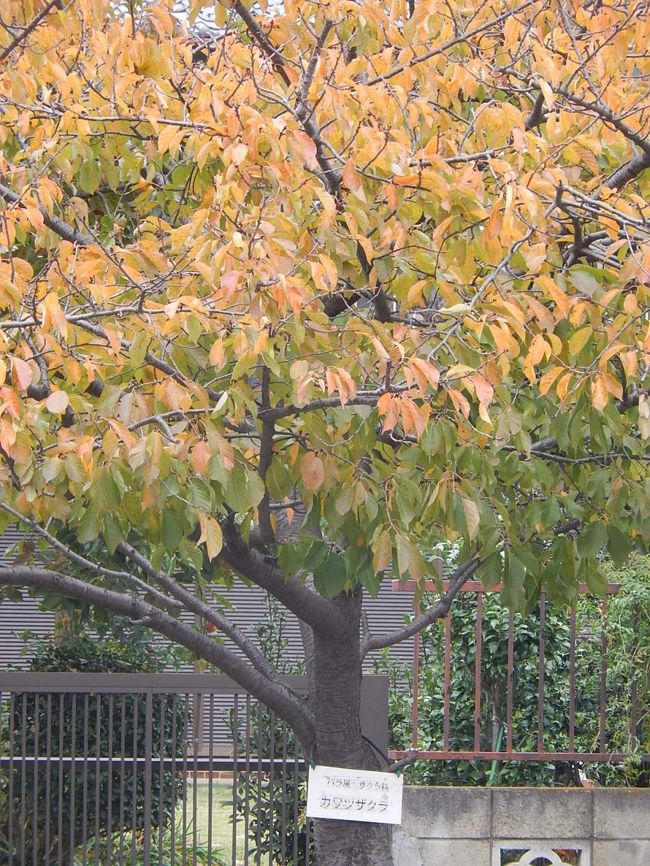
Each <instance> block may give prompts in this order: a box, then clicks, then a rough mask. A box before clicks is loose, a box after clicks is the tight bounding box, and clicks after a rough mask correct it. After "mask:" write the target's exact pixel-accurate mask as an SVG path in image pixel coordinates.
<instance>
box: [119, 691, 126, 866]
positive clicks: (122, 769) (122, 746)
mask: <svg viewBox="0 0 650 866" xmlns="http://www.w3.org/2000/svg"><path fill="white" fill-rule="evenodd" d="M126 697H127V696H126V695H125V694H123V695H122V700H121V702H120V704H121V706H120V806H119V813H120V850H119V858H120V861H119V862H120V866H124V854H125V849H124V818H125V814H124V813H125V808H124V805H125V804H124V794H125V790H126V779H125V766H124V762H125V760H126Z"/></svg>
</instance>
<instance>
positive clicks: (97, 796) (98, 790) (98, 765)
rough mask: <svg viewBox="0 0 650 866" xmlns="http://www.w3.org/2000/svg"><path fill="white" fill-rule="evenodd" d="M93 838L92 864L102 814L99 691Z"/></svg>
mask: <svg viewBox="0 0 650 866" xmlns="http://www.w3.org/2000/svg"><path fill="white" fill-rule="evenodd" d="M95 710H96V718H95V838H94V840H93V857H94V863H93V866H100V863H99V841H100V839H99V834H100V831H101V823H100V818H101V817H103V816H102V796H101V793H102V792H101V785H102V761H101V758H102V696H101V694H100V693H99V692H97V694H96V695H95Z"/></svg>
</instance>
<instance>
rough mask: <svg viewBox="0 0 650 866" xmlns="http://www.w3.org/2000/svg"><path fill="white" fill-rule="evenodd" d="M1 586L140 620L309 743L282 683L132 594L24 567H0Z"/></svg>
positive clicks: (303, 719) (300, 712) (300, 708)
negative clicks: (225, 678) (214, 669)
mask: <svg viewBox="0 0 650 866" xmlns="http://www.w3.org/2000/svg"><path fill="white" fill-rule="evenodd" d="M0 586H17V587H22V586H29V587H32V588H34V589H37V590H48V591H54V592H58V593H60V594H61V595H63V596H65V597H67V598H72V599H75V600H76V601H80V602H84V603H86V604H89V605H93V606H95V607H101V608H103V609H104V610H108V611H111V612H112V613H115V614H119V615H120V616H126V617H129V618H130V619H134V620H137V621H140V622H141V623H142V624H143V625H146V626H147V627H148V628H150V629H152V630H153V631H155V632H157V633H158V634H161V635H163V636H164V637H166V638H168V639H169V640H171V641H173V642H174V643H177V644H180V645H181V646H183V647H185V648H186V649H188V650H190V652H192V653H194V654H195V655H197V656H199V657H200V658H202V659H205V661H207V662H209V663H210V664H213V665H214V666H215V667H217V668H219V669H220V670H222V671H223V672H224V673H225V674H227V675H228V676H230V677H232V678H233V679H234V680H235V681H236V682H237V683H239V685H241V686H242V687H243V688H245V689H246V690H247V691H249V692H250V693H251V695H253V697H255V698H257V699H258V700H260V701H262V702H263V703H264V704H266V706H268V707H269V708H270V709H272V710H274V712H276V713H277V714H278V715H279V716H280V717H281V718H283V719H285V721H287V722H288V723H289V724H290V725H291V726H292V727H293V729H294V730H295V732H296V735H297V736H298V738H299V740H300V741H301V742H302V743H303V745H304V744H307V745H309V744H311V743H312V742H313V738H314V724H313V719H312V717H311V714H310V712H309V710H308V709H307V707H306V706H305V705H304V704H303V703H302V702H301V701H300V700H299V699H298V698H297V697H296V696H295V695H294V694H293V692H291V690H290V689H288V688H287V687H286V686H284V685H283V684H282V683H278V682H273V681H271V680H269V679H268V678H267V677H265V676H263V675H262V674H261V673H260V672H259V671H258V670H256V669H255V668H254V667H253V666H252V665H250V664H249V663H248V662H247V661H245V660H244V659H242V658H240V657H239V656H236V655H235V654H234V653H233V652H232V651H231V650H228V649H226V648H225V647H223V646H221V645H220V644H219V643H217V642H216V641H214V640H213V639H211V638H209V637H207V636H206V635H202V634H201V633H200V632H198V631H196V630H195V629H193V628H192V627H191V626H189V625H187V624H186V623H184V622H182V621H181V620H178V619H175V618H174V617H172V616H170V615H169V614H168V613H165V612H164V611H162V610H160V609H159V608H157V607H154V606H153V605H151V604H149V603H147V602H146V601H143V599H141V598H139V597H138V596H137V595H135V594H127V593H122V592H115V591H113V590H109V589H103V588H102V587H99V586H95V585H93V584H90V583H85V582H84V581H81V580H77V578H74V577H68V576H67V575H64V574H60V573H59V572H56V571H50V570H49V569H45V568H31V567H28V566H10V567H5V568H0Z"/></svg>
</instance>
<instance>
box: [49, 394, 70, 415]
mask: <svg viewBox="0 0 650 866" xmlns="http://www.w3.org/2000/svg"><path fill="white" fill-rule="evenodd" d="M69 402H70V400H69V398H68V395H67V394H66V392H65V391H52V393H51V394H50V395H49V397H48V398H47V400H46V401H45V407H46V409H47V411H48V412H51V413H52V414H53V415H63V413H64V412H65V410H66V409H67V408H68V404H69Z"/></svg>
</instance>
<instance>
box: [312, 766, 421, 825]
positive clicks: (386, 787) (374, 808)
mask: <svg viewBox="0 0 650 866" xmlns="http://www.w3.org/2000/svg"><path fill="white" fill-rule="evenodd" d="M403 787H404V783H403V780H402V779H401V778H400V777H398V776H396V775H395V774H394V773H376V772H373V771H370V770H344V769H342V768H341V767H312V769H311V770H310V771H309V782H308V785H307V816H308V817H309V818H335V819H337V820H339V821H370V822H372V823H373V824H400V823H401V821H402V790H403Z"/></svg>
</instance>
